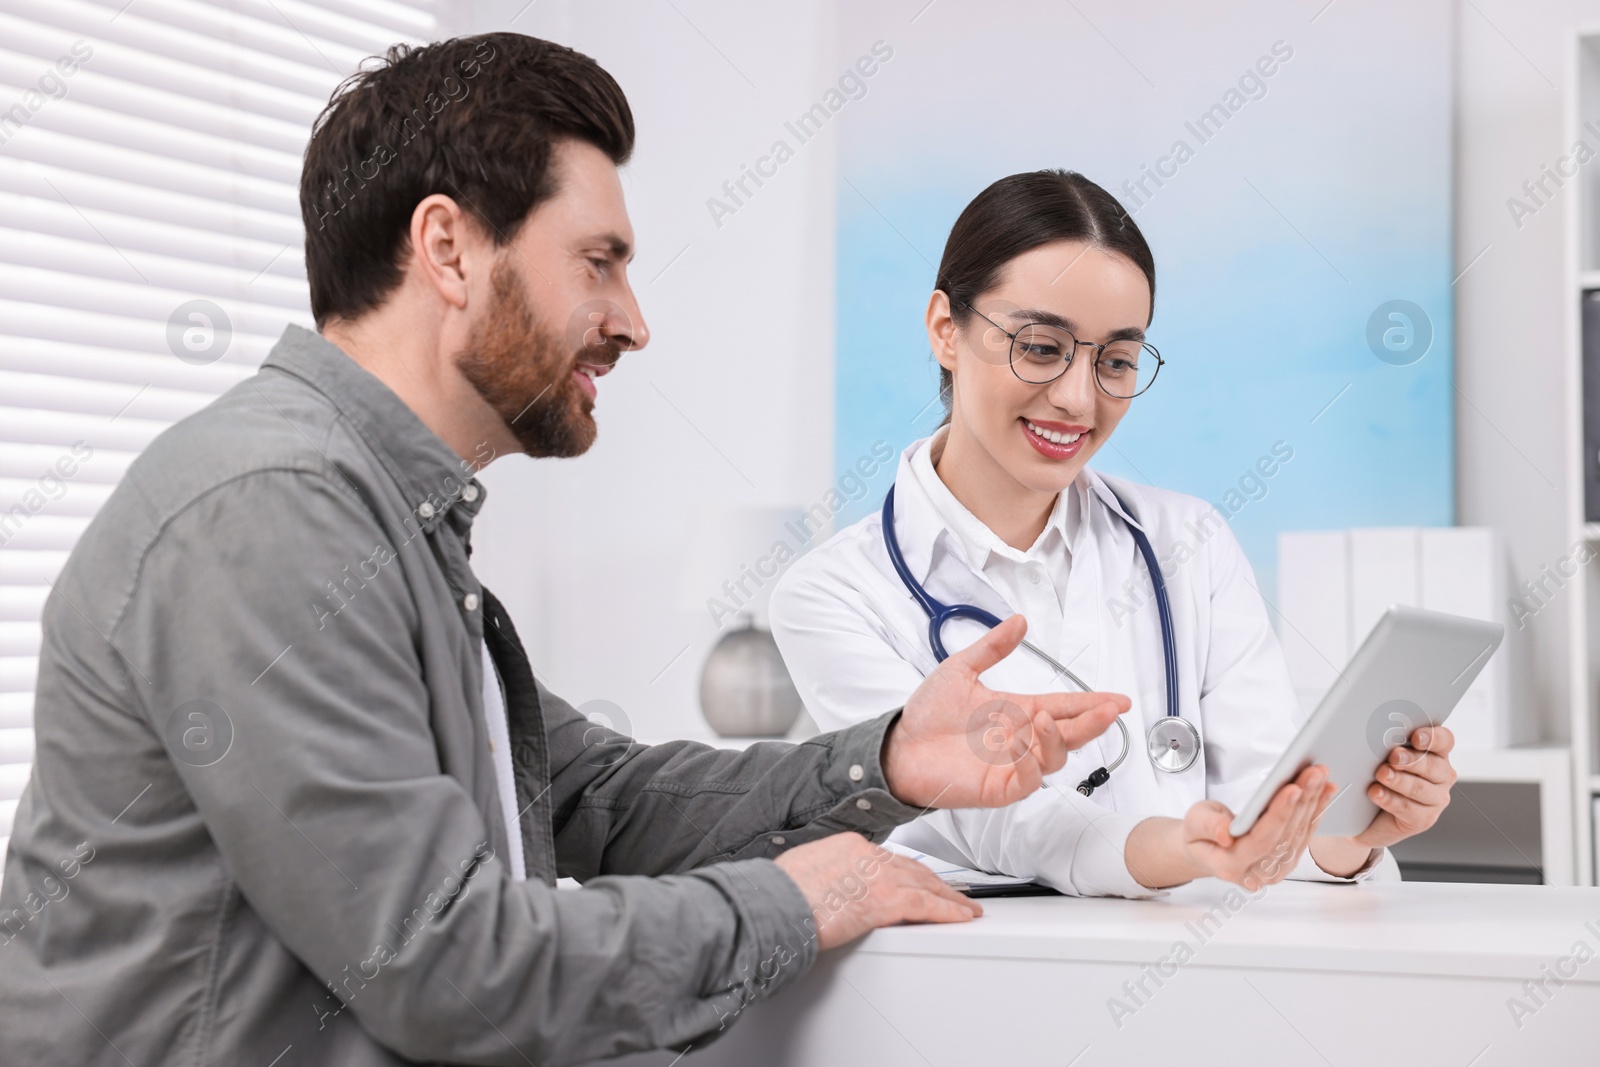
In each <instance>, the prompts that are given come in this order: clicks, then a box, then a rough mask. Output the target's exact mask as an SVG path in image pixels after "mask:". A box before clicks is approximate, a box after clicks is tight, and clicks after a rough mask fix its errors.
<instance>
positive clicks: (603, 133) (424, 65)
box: [300, 33, 634, 327]
mask: <svg viewBox="0 0 1600 1067" xmlns="http://www.w3.org/2000/svg"><path fill="white" fill-rule="evenodd" d="M369 63H370V64H371V65H367V64H363V67H364V69H362V70H361V71H359V72H358V73H356V74H354V75H352V76H351V77H349V78H348V79H346V80H345V81H344V83H343V84H341V85H340V86H339V88H337V89H336V90H334V93H333V96H332V98H331V99H330V100H329V102H328V106H327V107H326V108H325V109H324V110H323V112H322V114H321V115H320V116H318V118H317V121H316V122H315V123H314V124H313V126H312V130H311V141H310V143H309V144H308V145H306V155H305V163H304V167H303V168H302V170H301V173H300V215H301V218H302V219H303V220H304V223H305V257H306V277H307V279H308V280H309V281H310V283H311V314H312V316H313V317H314V318H315V319H316V322H317V326H318V327H321V326H323V325H324V324H325V323H326V322H327V321H328V320H329V319H333V318H344V319H353V318H357V317H359V316H360V315H362V314H364V313H366V312H368V311H371V310H373V309H375V308H377V307H379V306H380V305H382V304H383V302H384V300H385V299H386V298H387V297H388V296H389V294H390V293H392V292H393V291H394V290H395V289H396V288H397V287H398V286H399V284H400V281H401V278H402V277H403V268H404V264H405V261H406V258H407V257H408V256H409V255H410V252H411V249H410V236H409V235H410V229H411V215H412V212H413V211H415V210H416V206H417V204H418V203H419V202H421V201H422V200H423V199H424V198H425V197H428V196H431V195H432V194H434V193H441V194H443V195H445V196H448V197H450V198H451V199H453V200H455V201H456V203H457V204H459V205H460V207H461V209H462V210H463V211H464V212H466V213H467V214H468V215H469V216H471V217H472V218H474V219H476V220H477V221H478V222H479V223H480V224H481V225H482V226H483V227H484V228H485V230H486V231H487V232H488V233H489V234H490V235H491V236H492V237H493V240H494V242H495V244H496V245H505V244H506V243H508V242H509V241H511V239H512V238H514V237H515V236H516V234H517V231H518V230H519V229H520V228H521V226H522V223H523V221H524V220H525V219H527V217H528V216H529V214H530V213H532V211H533V210H534V209H535V208H536V207H538V206H539V205H540V204H542V203H544V202H545V201H546V200H549V199H550V198H551V197H553V196H555V195H556V193H557V192H558V190H557V188H556V179H555V175H554V174H553V173H552V171H551V166H550V160H551V155H552V151H553V149H554V147H555V145H556V144H558V143H559V142H561V141H563V140H577V141H582V142H586V143H588V144H591V145H594V146H595V147H596V148H598V149H600V151H602V152H604V153H605V154H606V155H607V156H608V157H609V158H610V159H611V161H612V162H613V163H615V164H616V165H618V166H621V165H622V164H624V163H626V162H627V161H628V157H629V156H630V155H632V154H633V139H634V131H633V112H632V111H631V110H630V109H629V107H628V100H627V97H625V96H624V95H623V93H622V89H621V87H619V86H618V85H617V83H616V81H615V80H614V79H613V78H612V77H611V75H610V74H607V73H606V72H605V71H604V70H602V69H601V67H600V65H599V64H598V63H596V62H595V61H594V60H592V59H590V58H589V57H588V56H586V55H583V54H582V53H581V52H575V51H573V50H572V49H570V48H565V47H563V46H561V45H558V44H552V43H550V42H549V41H542V40H539V39H538V38H537V37H528V36H525V35H523V34H520V33H486V34H482V35H480V36H476V37H456V38H452V39H451V40H447V41H439V42H436V43H433V44H428V45H422V46H420V47H411V46H408V45H403V44H402V45H395V46H394V47H392V48H390V49H389V51H388V53H387V54H386V55H384V56H383V57H381V58H378V59H376V60H375V61H369Z"/></svg>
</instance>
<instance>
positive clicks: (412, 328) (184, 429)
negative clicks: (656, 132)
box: [0, 34, 1127, 1067]
mask: <svg viewBox="0 0 1600 1067" xmlns="http://www.w3.org/2000/svg"><path fill="white" fill-rule="evenodd" d="M633 138H634V129H633V119H632V115H631V113H630V111H629V109H628V105H627V101H626V100H625V98H624V97H623V94H622V91H621V90H620V89H619V88H618V86H617V84H616V82H615V81H613V80H612V79H611V77H610V76H609V75H607V74H606V73H605V71H603V70H601V69H600V67H598V66H597V65H596V64H595V63H594V62H593V61H592V60H590V59H588V58H587V57H585V56H582V55H579V54H578V53H575V52H573V51H571V50H569V49H566V48H562V47H560V46H557V45H553V44H549V43H546V42H543V41H539V40H535V39H533V38H530V37H523V36H519V35H516V34H491V35H487V36H483V37H475V38H465V39H457V40H451V41H444V42H441V43H437V44H433V45H429V46H426V47H422V48H418V49H415V50H410V49H405V48H396V49H393V50H391V51H390V53H389V54H388V56H387V57H386V59H385V60H384V61H383V62H381V63H379V64H377V65H375V66H373V67H371V68H370V69H367V70H365V71H364V72H363V73H361V74H359V75H357V76H356V77H354V78H352V79H351V80H350V81H349V82H347V83H346V85H345V86H343V87H342V88H341V90H340V92H338V93H337V94H336V95H335V97H334V99H333V101H332V102H331V103H330V105H329V106H328V108H327V110H326V111H325V112H324V113H323V115H322V116H321V118H320V119H319V120H318V121H317V123H316V126H315V128H314V131H313V135H312V138H311V141H310V145H309V147H308V148H307V151H306V157H305V167H304V174H303V177H302V181H301V205H302V212H303V215H304V218H305V223H306V247H305V255H306V267H307V274H308V278H309V281H310V289H311V307H312V312H313V315H314V317H315V321H316V325H317V332H312V331H310V330H306V329H303V328H301V327H298V326H290V327H289V328H288V329H286V330H285V331H284V333H283V336H282V338H281V339H280V340H279V341H278V342H277V344H276V346H275V347H274V348H273V349H272V352H271V353H270V355H268V357H267V358H266V360H265V362H264V363H263V364H262V366H261V369H260V372H259V373H258V374H256V375H255V376H254V377H252V378H250V379H248V380H247V381H245V382H243V383H241V384H240V385H239V386H237V387H236V388H234V389H232V390H230V391H229V392H228V393H227V394H225V395H224V396H222V397H221V398H220V399H219V400H217V401H216V402H215V403H213V404H211V405H210V406H209V407H207V408H205V409H204V410H202V411H201V412H199V413H197V414H196V415H194V416H192V417H190V418H188V419H186V420H184V421H183V422H181V423H179V424H178V425H176V426H174V427H173V428H172V429H170V430H169V431H167V432H166V433H165V434H163V435H162V436H161V437H160V438H159V439H157V440H156V441H155V442H154V443H153V444H152V445H151V446H150V447H149V448H148V449H147V450H146V451H145V453H144V454H143V455H141V456H140V457H139V458H138V460H137V461H136V462H134V463H133V464H132V466H131V467H130V469H129V471H128V473H127V476H126V477H125V478H124V480H123V481H122V483H121V484H120V485H119V486H118V487H117V489H116V491H115V492H114V493H113V494H112V495H111V497H110V499H109V500H108V501H107V502H106V504H105V506H104V507H103V508H102V509H101V511H100V512H99V514H98V516H97V517H96V518H95V520H94V521H93V522H92V523H91V524H90V526H89V528H88V530H87V532H86V533H85V534H84V535H83V538H82V540H81V541H80V542H79V544H78V545H77V547H76V549H75V550H74V552H73V553H72V556H71V558H70V559H69V560H68V562H67V564H66V566H65V569H64V570H63V572H62V574H61V576H60V578H59V580H58V581H57V582H56V583H55V587H54V590H53V592H52V594H51V596H50V598H49V601H48V603H47V604H46V606H45V612H44V636H43V648H42V654H41V660H40V666H39V677H38V688H37V695H36V702H35V719H36V733H37V758H36V762H35V764H34V770H33V777H32V779H31V781H30V783H29V785H28V787H27V789H26V791H25V793H24V795H23V797H22V800H21V803H20V807H19V809H18V811H17V814H16V821H15V828H14V830H13V836H12V838H11V847H10V852H9V856H8V858H7V861H6V866H5V882H4V889H3V895H0V939H3V941H4V944H3V946H0V1003H3V1004H4V1005H5V1006H6V1018H5V1020H4V1024H3V1026H0V1062H4V1063H6V1064H8V1065H17V1067H21V1065H25V1064H47V1063H48V1064H62V1063H70V1064H99V1063H124V1062H126V1063H137V1064H155V1063H192V1064H228V1065H236V1064H247V1063H255V1064H261V1065H263V1067H265V1065H267V1064H269V1063H280V1062H281V1063H282V1064H284V1065H288V1064H329V1065H335V1064H336V1065H339V1067H368V1065H379V1064H382V1065H394V1064H400V1063H407V1062H418V1061H424V1062H435V1063H461V1064H464V1063H477V1064H525V1063H539V1064H541V1065H549V1064H556V1063H572V1062H578V1061H583V1060H588V1059H592V1058H595V1057H602V1056H611V1055H617V1054H619V1053H622V1052H626V1051H629V1050H634V1049H644V1048H651V1047H657V1046H673V1047H690V1046H698V1045H699V1044H701V1043H703V1042H704V1041H706V1040H709V1039H710V1038H711V1037H713V1036H715V1034H716V1033H717V1032H718V1031H719V1030H720V1029H722V1028H723V1027H724V1026H726V1025H727V1024H728V1022H729V1021H730V1020H732V1019H734V1018H735V1017H737V1015H738V1014H739V1012H740V1010H741V1009H742V1008H743V1007H744V1006H745V1005H746V1004H747V1003H749V1002H750V1000H751V999H753V998H754V997H759V996H765V995H770V994H772V993H774V992H776V991H777V990H779V989H781V988H783V987H784V986H786V985H788V984H790V983H792V982H793V981H794V980H795V979H796V978H797V977H798V976H799V975H800V974H802V973H804V971H805V970H806V968H807V967H809V966H810V965H811V963H812V962H813V960H814V959H815V958H816V955H817V953H818V951H819V950H825V949H828V948H831V947H833V946H835V945H838V944H841V943H843V942H845V941H848V940H850V939H852V938H854V937H857V936H859V935H860V934H862V933H864V932H866V931H867V930H869V929H872V928H874V927H878V926H883V925H887V924H890V923H896V922H903V921H958V920H964V919H969V918H972V917H973V916H975V915H977V914H978V912H979V910H980V909H979V908H978V906H977V905H976V904H973V903H971V902H969V901H967V900H966V899H965V898H964V897H961V896H959V895H957V894H955V893H953V892H951V891H950V890H949V889H948V888H947V887H946V886H945V885H944V884H943V883H941V882H940V881H939V880H938V879H937V878H935V877H933V876H932V874H931V873H930V872H929V871H928V870H927V869H926V868H925V867H922V866H921V865H919V864H916V863H913V862H910V861H908V860H905V859H903V858H898V857H892V856H890V855H889V854H888V853H886V852H884V851H883V850H881V849H879V848H877V847H876V846H875V845H874V842H876V841H881V840H882V839H883V837H884V836H886V835H887V833H888V831H889V830H890V829H891V828H892V827H893V826H895V825H896V824H898V823H900V822H903V821H905V820H908V819H910V818H913V817H915V816H916V815H917V814H918V813H919V812H920V811H922V810H925V809H926V808H927V807H929V806H932V805H941V806H973V805H1001V804H1006V803H1011V802H1014V801H1016V800H1018V799H1021V798H1022V797H1024V796H1026V795H1027V794H1028V793H1029V792H1030V791H1032V790H1033V789H1036V788H1038V786H1039V784H1040V781H1041V776H1042V775H1043V774H1045V773H1048V772H1050V771H1053V770H1055V769H1057V768H1059V767H1060V766H1061V765H1062V764H1063V762H1064V761H1065V759H1066V753H1067V751H1068V749H1069V748H1073V747H1076V746H1078V745H1081V744H1082V743H1084V742H1085V741H1087V740H1089V739H1090V738H1092V737H1094V736H1096V735H1098V734H1099V733H1100V732H1101V731H1102V730H1103V729H1105V727H1106V726H1107V725H1108V724H1109V723H1110V722H1111V720H1112V718H1113V717H1114V716H1115V715H1116V714H1118V713H1119V712H1120V711H1122V710H1125V709H1126V708H1127V701H1126V700H1125V699H1123V698H1120V697H1112V696H1107V695H1104V694H1075V695H1071V696H1068V695H1065V694H1056V695H1049V696H1038V697H1023V696H1011V697H1006V698H1005V701H1004V702H1001V701H1000V700H999V698H998V697H997V695H996V694H993V693H990V692H989V691H988V690H986V689H985V688H984V687H983V686H982V685H981V684H980V683H979V681H978V674H979V673H980V672H981V671H982V670H984V669H985V668H986V667H987V666H989V665H990V664H992V663H994V662H996V661H998V659H999V658H1000V657H1002V656H1004V655H1005V654H1006V653H1008V652H1009V651H1010V650H1011V649H1012V648H1013V647H1015V645H1016V643H1017V641H1019V640H1020V638H1021V634H1022V630H1023V624H1021V623H1020V622H1019V621H1018V620H1011V621H1009V622H1008V623H1006V624H1004V625H1002V626H1001V627H1000V628H998V629H996V630H995V631H993V632H992V633H991V634H990V636H989V637H988V638H986V639H985V640H984V641H982V642H980V643H979V644H977V645H974V646H973V647H972V648H970V649H968V650H967V651H966V652H965V653H963V654H962V655H959V656H955V657H952V658H951V659H950V660H949V661H948V662H947V663H946V664H945V665H944V666H943V667H941V668H940V670H939V671H938V672H937V673H936V674H934V675H932V676H930V678H929V679H928V681H927V682H926V684H924V685H923V686H922V688H921V689H919V690H918V691H917V692H916V693H915V694H914V696H913V697H912V698H911V700H910V701H909V702H908V703H907V704H906V706H905V707H904V708H903V709H894V708H885V709H884V714H883V715H882V716H880V717H879V718H877V719H875V720H873V721H872V722H869V723H865V724H862V725H860V726H857V727H854V728H852V729H849V730H844V731H841V732H839V733H835V734H825V735H823V736H821V737H817V738H815V739H813V740H810V741H807V742H805V743H804V744H800V745H784V744H776V743H774V744H763V745H757V746H755V747H753V748H751V749H749V750H748V751H745V752H732V751H722V750H717V749H713V748H709V747H706V746H703V745H697V744H691V743H688V742H674V743H669V744H663V745H655V746H646V745H640V744H636V743H634V742H632V741H630V740H629V739H628V738H625V737H622V736H620V735H617V734H612V733H609V732H608V731H604V730H601V729H600V728H598V727H596V726H594V725H593V724H591V723H589V722H588V721H587V720H585V719H584V718H583V717H582V716H581V715H579V714H578V713H577V712H576V711H574V710H573V708H572V707H571V706H570V705H569V704H567V703H566V702H565V701H563V700H561V699H560V698H559V697H557V696H555V695H554V694H552V693H550V692H548V691H547V690H545V689H544V688H543V687H542V686H541V685H540V684H539V683H538V681H537V679H536V678H535V675H534V671H533V668H532V666H531V665H530V664H529V662H528V659H527V657H526V656H525V655H524V653H523V651H522V646H521V644H520V643H519V641H518V639H517V635H516V631H515V629H514V628H513V626H512V623H511V620H510V618H508V617H507V615H506V613H505V611H504V610H503V608H502V607H501V606H500V605H499V603H498V602H497V601H496V600H495V599H494V597H493V596H492V595H491V594H490V593H489V591H488V590H486V589H485V588H483V586H482V585H481V584H480V583H479V581H478V579H477V577H476V576H475V575H474V574H473V571H472V568H471V566H470V564H469V561H468V557H469V555H470V537H471V532H472V524H473V520H474V518H475V517H476V516H477V514H478V512H479V510H480V509H481V508H482V507H483V506H484V499H485V497H484V491H483V488H482V486H481V485H479V483H478V482H477V480H476V479H475V478H474V477H473V475H474V473H475V472H476V471H477V470H478V469H480V468H481V467H482V466H483V465H484V464H486V463H488V462H489V461H491V460H493V459H495V458H496V457H499V456H504V455H507V454H512V453H518V452H520V453H525V454H527V455H530V456H576V455H579V454H581V453H582V452H583V451H584V450H585V449H587V448H588V447H589V446H590V444H591V443H592V442H593V441H594V439H595V433H596V425H595V420H594V417H593V409H594V405H595V398H596V396H597V392H598V390H599V389H600V388H602V387H603V386H602V380H603V379H604V377H605V376H606V375H607V374H609V373H611V372H612V371H613V370H614V369H615V368H616V367H617V363H618V359H619V357H620V356H622V354H623V353H633V352H637V351H638V350H639V349H641V348H643V347H644V346H645V344H646V342H647V340H648V337H649V335H648V332H647V330H646V328H645V325H644V320H643V317H642V316H641V314H640V312H639V309H638V306H637V303H636V301H635V299H634V295H633V292H632V290H631V289H630V287H629V284H628V281H627V268H628V262H629V259H630V257H631V255H632V250H633V240H634V238H633V233H632V230H631V227H630V225H629V221H628V217H627V212H626V210H625V208H624V206H623V198H622V190H621V185H620V182H619V181H618V176H617V168H618V167H619V166H620V165H622V164H623V163H624V162H625V161H626V160H627V158H628V155H629V153H630V151H631V149H632V145H633ZM569 324H574V325H573V326H571V327H569ZM596 491H600V487H597V489H596ZM541 621H544V620H541ZM626 655H627V653H626V651H625V650H619V651H618V656H619V658H622V657H624V656H626ZM986 707H987V708H996V707H998V708H1002V709H1004V710H1002V711H997V712H993V713H986V712H983V709H984V708H986ZM563 875H565V876H569V877H571V878H573V879H576V880H577V881H578V882H580V883H581V884H582V888H580V889H573V890H563V889H558V888H557V887H556V880H557V878H558V876H563Z"/></svg>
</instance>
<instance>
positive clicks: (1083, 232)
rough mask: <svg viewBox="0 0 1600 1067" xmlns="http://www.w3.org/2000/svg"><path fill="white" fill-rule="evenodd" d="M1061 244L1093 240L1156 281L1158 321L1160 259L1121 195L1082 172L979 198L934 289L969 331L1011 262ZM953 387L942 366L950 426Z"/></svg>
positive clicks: (1001, 186)
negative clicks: (975, 308) (976, 310)
mask: <svg viewBox="0 0 1600 1067" xmlns="http://www.w3.org/2000/svg"><path fill="white" fill-rule="evenodd" d="M1055 241H1086V242H1088V243H1089V244H1090V245H1092V246H1094V247H1096V248H1101V249H1104V250H1105V251H1107V252H1116V253H1118V254H1120V255H1122V256H1125V257H1127V259H1128V260H1129V261H1130V262H1132V263H1133V265H1134V266H1136V267H1138V268H1139V269H1140V270H1141V271H1143V272H1144V276H1145V278H1146V279H1147V280H1148V281H1149V282H1150V313H1151V315H1152V316H1154V314H1155V306H1156V261H1155V257H1154V256H1152V255H1151V254H1150V246H1149V245H1148V244H1146V243H1145V240H1144V234H1142V233H1140V232H1139V227H1138V225H1137V224H1136V223H1135V222H1134V221H1133V216H1131V215H1129V214H1128V213H1127V212H1126V211H1124V210H1123V208H1122V205H1121V204H1119V203H1118V202H1117V199H1116V197H1114V196H1112V195H1111V194H1110V193H1108V192H1106V191H1105V190H1104V189H1102V188H1101V187H1100V186H1098V185H1096V184H1095V183H1094V182H1092V181H1090V180H1089V179H1088V178H1085V177H1084V176H1083V175H1082V174H1079V173H1078V172H1077V171H1075V170H1034V171H1027V172H1026V173H1023V174H1012V175H1010V176H1009V177H1005V178H1001V179H1000V180H999V181H997V182H995V183H994V184H993V185H991V186H989V187H988V188H987V189H985V190H984V191H983V192H981V193H979V194H978V195H977V196H976V197H974V198H973V200H972V203H970V204H968V205H967V206H966V207H965V208H963V209H962V211H961V214H960V216H958V217H957V218H956V223H955V225H954V226H952V227H950V236H949V238H948V239H946V241H945V243H944V256H943V257H942V258H941V259H940V260H939V273H938V276H937V277H936V278H935V279H934V283H933V287H934V288H935V289H939V290H942V291H943V292H944V294H945V295H946V296H948V297H949V298H950V317H951V318H953V319H954V320H955V322H956V325H958V326H962V327H965V326H966V325H967V323H968V322H969V321H971V319H972V311H971V309H969V308H968V307H967V306H966V305H968V304H971V303H974V302H976V301H977V299H978V298H979V297H980V296H982V295H983V294H984V293H986V292H988V291H989V290H990V289H993V288H994V287H995V286H996V285H998V284H1000V275H1001V273H1002V272H1003V271H1004V270H1005V267H1006V264H1007V263H1010V262H1011V261H1012V260H1013V259H1015V258H1016V257H1018V256H1020V255H1022V254H1023V253H1024V252H1031V251H1032V250H1033V249H1035V248H1038V247H1040V246H1041V245H1047V244H1051V243H1052V242H1055ZM1147 325H1148V324H1147ZM951 384H952V382H951V376H950V372H949V371H948V370H946V369H945V368H943V367H940V368H939V396H940V398H941V399H942V400H943V401H944V411H945V415H944V421H945V422H949V421H950V404H951Z"/></svg>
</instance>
